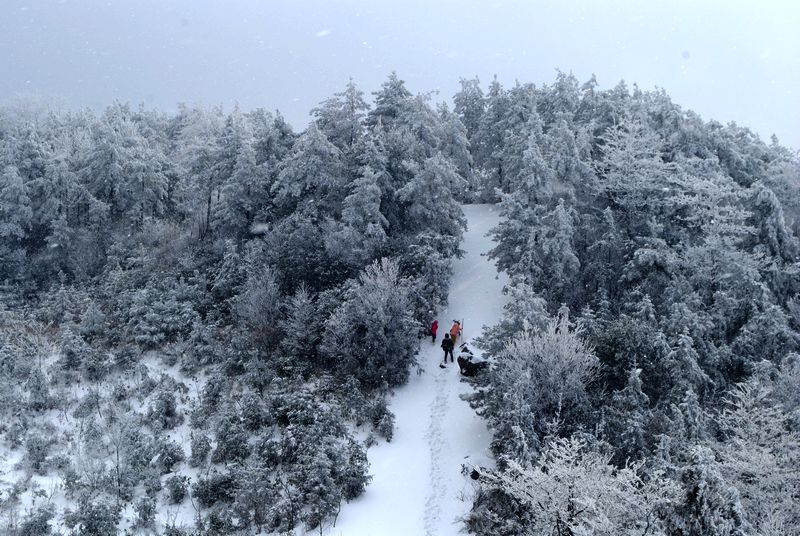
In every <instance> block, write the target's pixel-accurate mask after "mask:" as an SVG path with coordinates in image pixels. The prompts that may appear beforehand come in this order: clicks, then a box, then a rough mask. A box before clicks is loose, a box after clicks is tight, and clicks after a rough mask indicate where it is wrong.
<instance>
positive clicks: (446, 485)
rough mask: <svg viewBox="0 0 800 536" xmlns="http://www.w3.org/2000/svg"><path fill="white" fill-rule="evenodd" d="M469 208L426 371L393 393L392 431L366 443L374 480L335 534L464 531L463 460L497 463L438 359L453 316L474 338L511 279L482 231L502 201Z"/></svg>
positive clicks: (428, 346) (453, 373)
mask: <svg viewBox="0 0 800 536" xmlns="http://www.w3.org/2000/svg"><path fill="white" fill-rule="evenodd" d="M464 213H465V215H466V217H467V222H468V230H467V232H466V233H465V234H464V243H463V245H462V248H463V249H464V250H465V251H466V254H465V255H464V256H463V257H462V258H461V259H458V260H456V261H454V275H453V285H452V287H451V291H450V296H449V305H448V307H447V309H445V310H443V311H439V312H438V314H437V315H436V318H438V319H439V323H440V325H441V327H440V329H439V336H438V337H437V340H436V344H432V343H431V342H430V341H428V342H427V343H423V345H422V349H421V350H420V354H419V362H420V364H421V365H422V366H423V368H424V370H423V372H422V373H421V374H419V375H413V376H412V377H411V380H410V381H409V383H408V385H405V386H403V387H401V388H399V389H397V391H396V393H395V396H394V397H393V398H392V400H391V402H390V409H391V410H392V411H393V412H394V414H395V418H396V420H395V426H396V429H395V434H394V438H393V439H392V441H391V442H390V443H385V442H381V443H380V444H379V445H376V446H375V447H373V448H371V449H370V450H369V452H368V455H369V461H370V465H371V467H370V473H371V474H372V475H373V480H372V484H371V485H370V486H369V487H367V491H366V492H365V493H364V495H362V496H361V497H359V498H358V499H356V500H355V501H353V502H352V503H350V504H347V505H345V506H343V507H342V512H341V513H340V515H339V518H338V520H337V522H336V527H334V528H330V529H329V530H328V534H329V535H331V536H340V535H341V536H371V535H372V536H379V535H380V536H394V535H398V536H400V535H410V534H420V535H422V534H424V535H426V536H434V535H436V536H447V535H455V534H459V532H460V531H461V524H460V522H459V519H458V518H459V516H463V515H464V514H466V513H467V512H468V511H469V509H470V507H471V505H472V503H471V495H472V493H473V487H472V485H471V482H472V481H471V480H470V479H469V477H468V476H464V475H462V473H461V467H462V464H465V463H472V464H476V465H487V464H491V463H492V461H491V459H490V458H489V453H488V445H489V440H490V439H491V436H490V433H489V432H488V431H487V430H486V426H485V424H484V422H483V421H482V419H481V418H480V417H478V416H477V415H476V414H475V411H474V410H473V409H472V408H470V407H469V405H468V404H467V403H466V402H464V401H463V400H461V399H460V398H459V395H460V394H461V393H464V392H467V391H469V390H470V387H469V385H468V384H466V383H463V382H461V381H460V375H459V372H458V364H457V363H454V364H450V363H448V365H447V368H445V369H441V368H439V366H438V364H439V363H440V362H441V360H442V354H443V352H442V350H441V348H439V344H440V342H441V339H442V335H443V333H444V332H445V330H447V329H449V327H450V325H451V324H452V321H453V319H456V318H458V319H463V321H464V340H466V341H467V342H468V343H469V341H470V339H472V338H474V337H475V336H477V335H479V334H480V331H481V329H482V328H483V326H487V325H491V324H494V323H496V322H497V318H499V316H500V314H501V313H502V309H503V305H504V303H505V300H506V296H505V295H504V294H503V293H502V288H503V285H504V284H505V281H506V278H505V276H504V274H500V275H499V276H498V275H497V272H496V270H495V268H494V265H493V264H492V263H491V262H490V261H489V260H488V259H487V258H486V257H485V256H484V255H485V253H486V252H487V251H488V250H489V248H490V247H491V242H490V241H489V239H488V238H487V237H486V236H485V235H486V233H487V231H489V229H490V228H492V227H493V226H495V225H496V224H497V219H498V215H497V208H496V207H495V206H494V205H471V206H465V207H464ZM470 346H472V345H470ZM472 350H473V352H475V353H476V355H478V354H479V351H478V350H477V349H476V348H474V347H473V348H472ZM456 353H457V352H456Z"/></svg>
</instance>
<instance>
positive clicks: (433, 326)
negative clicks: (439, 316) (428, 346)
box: [431, 320, 439, 344]
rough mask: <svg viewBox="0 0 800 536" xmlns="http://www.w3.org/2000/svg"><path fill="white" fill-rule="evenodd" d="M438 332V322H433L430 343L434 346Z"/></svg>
mask: <svg viewBox="0 0 800 536" xmlns="http://www.w3.org/2000/svg"><path fill="white" fill-rule="evenodd" d="M438 330H439V321H438V320H434V321H433V324H431V342H432V343H434V344H436V332H437V331H438Z"/></svg>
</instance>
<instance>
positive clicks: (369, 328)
mask: <svg viewBox="0 0 800 536" xmlns="http://www.w3.org/2000/svg"><path fill="white" fill-rule="evenodd" d="M461 86H462V87H461V90H460V91H459V92H458V93H457V94H456V95H455V97H454V99H453V106H448V105H447V104H436V103H435V102H434V95H433V94H422V95H414V94H412V93H411V92H410V91H409V90H408V89H407V88H406V86H405V84H404V82H403V81H402V80H400V79H399V78H398V77H397V76H396V75H395V74H392V75H391V76H389V77H388V79H387V80H386V81H385V82H384V83H383V85H382V86H381V88H380V89H379V90H378V91H377V92H375V93H374V94H373V98H372V99H371V103H368V101H367V99H366V98H365V96H364V94H363V93H362V92H361V91H360V90H359V89H358V88H357V87H356V85H355V84H353V83H352V82H350V83H349V84H348V85H347V86H346V87H345V89H344V90H343V91H342V92H341V93H336V94H334V95H333V96H332V97H330V98H329V99H327V100H325V101H324V102H322V103H320V104H319V106H318V107H317V108H315V109H314V110H313V111H312V117H313V120H312V122H311V123H310V124H309V125H308V127H307V128H306V130H305V131H303V132H299V133H296V132H294V131H293V130H292V128H290V126H289V125H288V124H287V123H286V122H285V121H284V119H283V118H282V117H281V115H280V114H279V113H271V112H267V111H265V110H261V109H258V110H253V111H248V112H243V111H241V110H239V109H233V110H232V111H230V112H225V111H223V110H222V109H220V108H215V107H211V108H209V107H201V106H180V107H179V109H178V111H177V112H176V113H172V114H164V113H160V112H157V111H152V110H147V109H144V108H138V109H135V108H132V107H131V106H129V105H127V104H124V103H115V104H113V105H112V106H110V107H109V108H107V109H106V110H105V111H104V112H103V113H102V114H100V115H99V116H98V115H97V114H95V113H93V112H90V111H66V110H50V109H48V110H41V109H37V108H30V107H24V106H7V107H5V108H2V109H0V282H2V287H0V417H1V418H0V463H2V464H3V465H4V466H5V467H6V468H7V471H6V473H5V475H4V481H6V482H11V484H10V485H9V486H5V485H4V486H3V487H2V488H1V489H0V526H1V527H2V530H3V531H5V532H7V533H9V534H13V535H26V536H34V535H43V534H51V533H54V532H59V531H61V532H63V531H69V532H70V533H74V534H86V535H89V534H92V535H95V534H116V533H117V531H123V530H126V531H130V532H136V531H144V532H146V531H158V532H159V533H163V534H169V535H172V536H175V535H178V534H231V533H241V534H252V533H255V532H284V533H285V532H288V531H292V530H294V529H295V528H301V527H302V528H304V529H310V530H311V529H320V530H322V529H323V528H324V527H325V526H326V525H328V524H330V523H332V522H333V520H335V518H336V515H337V513H338V512H339V509H340V508H341V505H342V503H343V502H345V501H348V500H351V499H353V498H355V497H357V496H359V495H360V494H361V493H362V492H363V491H364V490H365V488H366V486H368V484H369V467H368V461H367V457H366V449H367V448H369V446H370V445H372V444H374V443H375V442H376V441H382V440H386V441H390V440H391V438H392V434H393V431H394V430H393V429H394V425H393V415H392V413H391V411H390V410H389V408H388V406H387V396H388V395H389V394H390V393H391V391H392V389H393V388H395V387H397V386H400V385H402V384H404V383H405V382H406V381H407V380H408V378H409V376H410V374H411V373H413V371H414V370H415V369H417V368H419V366H420V364H419V363H417V362H416V360H415V355H416V350H417V348H418V345H419V341H420V337H421V336H425V335H426V332H425V329H426V326H427V325H429V323H430V321H431V319H432V318H433V315H434V314H435V311H437V310H438V309H440V308H441V307H442V306H443V304H444V301H445V300H446V297H447V294H448V288H449V284H450V276H451V260H452V258H453V257H455V256H458V255H460V253H461V252H460V240H461V237H462V233H463V231H464V229H465V225H466V221H465V219H464V216H463V213H462V210H461V208H460V204H463V203H473V202H483V203H498V204H499V206H500V209H501V211H502V218H503V219H502V223H501V224H500V225H499V226H498V227H497V228H496V229H495V230H494V231H493V238H494V239H495V240H496V246H495V248H494V249H493V251H492V254H491V255H492V257H493V258H494V259H495V261H496V263H497V266H498V268H499V269H501V270H505V271H506V272H507V273H508V274H509V275H510V277H511V284H510V285H509V286H508V288H507V289H506V290H507V292H508V293H509V295H510V296H511V297H512V300H511V302H510V305H509V306H508V310H507V314H506V315H505V316H504V317H503V318H502V319H498V324H497V325H496V326H493V327H491V328H489V329H488V330H486V332H484V333H483V334H482V336H481V338H480V341H479V343H480V345H481V347H482V348H483V349H484V351H485V352H486V353H487V354H488V355H490V356H491V367H490V368H489V370H488V371H487V372H485V373H483V374H480V375H478V376H477V377H475V378H472V379H470V380H469V381H471V382H472V383H473V384H474V391H473V394H471V395H470V396H469V397H468V402H469V403H470V404H472V405H473V407H474V408H475V409H476V411H478V412H479V414H481V415H482V416H483V417H484V418H485V419H486V420H487V422H488V423H489V425H490V427H491V430H492V432H493V437H494V439H493V442H492V449H493V451H494V454H495V456H496V459H497V467H496V468H483V467H475V468H471V469H469V470H470V471H471V474H472V477H473V478H474V479H475V480H476V481H477V484H478V488H479V492H478V494H477V497H476V499H475V503H474V505H473V509H472V511H471V513H470V514H469V516H468V517H467V519H466V520H465V527H466V529H467V530H468V531H469V532H471V533H474V534H477V535H481V536H490V535H491V536H495V535H508V536H511V535H520V534H532V535H534V534H535V535H538V534H558V535H578V534H608V535H621V534H631V535H633V534H637V535H644V534H662V535H670V536H673V535H675V536H677V535H734V534H735V535H745V534H754V535H755V534H759V535H764V536H767V535H779V534H780V535H784V534H789V535H791V534H800V528H798V527H800V508H799V507H798V506H797V505H798V504H800V469H798V468H799V467H800V435H799V434H800V394H798V393H800V355H799V354H798V353H797V352H800V265H799V264H798V255H799V254H800V243H799V242H798V239H797V236H798V232H800V160H799V159H798V155H797V154H796V153H793V152H792V151H790V150H788V149H787V148H785V147H782V146H781V145H780V144H779V143H778V141H777V140H775V139H773V140H772V142H771V143H770V144H766V143H764V142H763V141H762V140H760V139H759V138H758V136H756V135H754V134H753V133H752V132H750V131H749V130H748V129H746V128H742V127H739V126H737V125H735V124H729V125H721V124H719V123H716V122H714V121H711V122H706V121H703V120H702V119H701V118H700V117H699V116H697V115H696V114H694V113H693V112H691V111H685V110H683V109H681V108H680V107H679V106H678V105H676V104H674V103H672V102H671V100H670V98H669V97H668V96H667V95H666V94H665V93H664V92H663V91H660V90H656V91H642V90H640V89H639V88H637V87H634V88H633V89H632V90H631V89H629V88H628V87H626V86H625V84H624V83H620V84H619V85H617V86H616V87H615V88H613V89H611V90H600V89H598V86H597V83H596V81H595V80H594V79H591V80H590V81H588V82H586V83H584V84H581V83H580V82H579V81H577V80H576V79H575V78H574V77H573V76H572V75H567V74H563V73H559V75H558V76H557V78H556V80H555V82H554V83H553V84H546V85H542V86H535V85H533V84H517V85H515V86H514V87H511V88H508V89H507V88H504V87H502V86H501V84H499V83H498V82H497V81H496V80H495V81H493V82H492V83H491V84H490V85H489V86H488V87H487V89H486V91H485V92H484V89H483V88H482V86H481V84H480V83H479V81H478V80H477V79H471V80H462V81H461Z"/></svg>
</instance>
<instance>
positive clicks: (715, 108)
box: [0, 0, 800, 149]
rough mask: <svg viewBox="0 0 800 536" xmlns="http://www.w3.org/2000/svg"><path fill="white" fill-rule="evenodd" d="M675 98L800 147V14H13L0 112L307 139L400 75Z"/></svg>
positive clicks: (21, 5) (434, 83)
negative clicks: (340, 96) (355, 91)
mask: <svg viewBox="0 0 800 536" xmlns="http://www.w3.org/2000/svg"><path fill="white" fill-rule="evenodd" d="M557 68H559V69H561V70H563V71H572V72H573V73H575V75H576V76H577V77H578V79H579V80H581V81H584V80H586V79H588V78H589V76H590V75H591V74H592V73H595V74H596V76H597V79H598V81H599V82H600V85H601V87H603V88H608V87H612V86H614V85H615V84H616V83H617V82H618V81H619V80H620V79H624V80H625V81H626V82H627V83H628V84H629V86H630V85H632V84H633V83H637V84H638V85H639V86H640V87H642V88H644V89H652V88H653V87H655V86H659V87H663V88H664V89H666V91H667V92H668V93H669V94H670V95H671V96H672V98H673V100H674V101H675V102H677V103H679V104H680V105H681V106H683V107H684V108H690V109H693V110H695V111H696V112H698V113H699V114H700V115H702V116H703V118H704V119H712V118H713V119H717V120H719V121H722V122H727V121H736V122H737V123H739V124H740V125H744V126H748V127H750V128H752V129H753V130H755V131H756V132H758V133H759V134H760V135H761V136H762V138H765V139H767V138H768V137H769V136H770V135H771V134H772V133H775V134H777V135H778V137H779V138H780V140H781V142H782V143H783V144H784V145H788V146H791V147H793V148H795V149H798V148H800V2H798V1H795V0H784V1H778V0H763V1H755V0H753V1H743V0H728V1H722V0H720V1H688V0H684V1H677V0H672V1H657V0H648V1H633V0H630V1H614V2H601V1H588V0H587V1H580V2H579V1H572V2H570V1H566V0H565V1H541V0H529V1H524V0H442V1H437V0H427V1H425V0H414V1H404V2H400V1H385V0H316V1H312V0H295V1H278V0H218V1H211V0H114V1H100V0H0V102H7V101H9V100H11V99H13V98H15V97H17V96H20V95H26V96H27V95H32V96H39V97H46V98H50V97H56V98H58V99H60V100H62V101H63V102H64V103H66V104H67V105H69V106H73V107H75V106H90V107H92V108H95V109H98V110H100V109H102V108H103V107H105V106H106V105H107V104H109V103H111V102H112V101H113V100H114V99H119V100H122V101H130V102H132V103H134V104H138V103H144V104H145V105H147V106H150V107H156V108H158V109H161V110H165V111H168V110H172V109H174V108H175V104H176V103H178V102H202V103H206V104H216V103H223V104H225V106H226V108H230V107H231V105H232V104H233V103H234V102H238V103H239V104H240V106H241V107H242V108H245V109H251V108H254V107H265V108H268V109H276V108H277V109H280V110H281V111H282V112H283V114H284V115H285V116H286V117H287V119H288V120H289V121H290V122H291V123H292V124H293V126H295V127H296V128H297V129H302V128H304V127H305V125H306V123H307V121H308V111H309V110H310V109H311V108H312V107H313V106H315V105H316V104H318V103H319V102H320V101H321V100H323V99H324V98H326V97H328V96H330V95H331V94H332V93H333V92H335V91H340V90H341V89H342V88H343V87H344V85H345V83H346V82H347V79H348V77H350V76H352V77H353V78H354V79H355V81H356V83H357V84H358V85H359V86H360V87H361V88H362V89H363V90H364V91H365V92H367V93H369V92H371V91H374V90H375V89H377V88H378V87H379V86H380V83H381V82H382V81H383V79H384V78H385V77H386V76H387V74H388V73H389V72H391V71H392V70H396V71H397V72H398V74H399V75H400V77H401V78H403V79H405V80H406V82H407V84H408V86H409V88H410V89H411V90H412V91H414V92H421V91H428V90H438V91H439V92H440V93H439V95H438V97H437V100H447V101H448V102H450V99H451V98H452V95H453V93H454V92H455V91H456V90H457V88H458V79H459V77H472V76H474V75H478V76H479V77H480V79H481V81H482V82H483V84H484V87H485V86H486V84H487V83H488V82H489V81H490V80H491V78H492V76H493V75H495V74H496V75H497V76H498V77H499V79H500V80H501V81H502V82H503V83H504V84H506V85H510V84H513V83H514V80H520V81H522V82H535V83H537V84H541V83H550V82H552V81H553V80H554V78H555V71H556V69H557Z"/></svg>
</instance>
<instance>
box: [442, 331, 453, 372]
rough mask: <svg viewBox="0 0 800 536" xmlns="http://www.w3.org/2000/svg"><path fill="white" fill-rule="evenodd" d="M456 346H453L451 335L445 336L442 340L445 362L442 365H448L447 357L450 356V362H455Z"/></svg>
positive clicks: (446, 334)
mask: <svg viewBox="0 0 800 536" xmlns="http://www.w3.org/2000/svg"><path fill="white" fill-rule="evenodd" d="M454 347H455V345H454V344H453V340H452V339H451V338H450V334H449V333H445V334H444V339H442V350H444V362H443V363H442V365H445V364H447V356H448V355H450V362H451V363H452V362H453V361H454V359H453V348H454Z"/></svg>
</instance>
